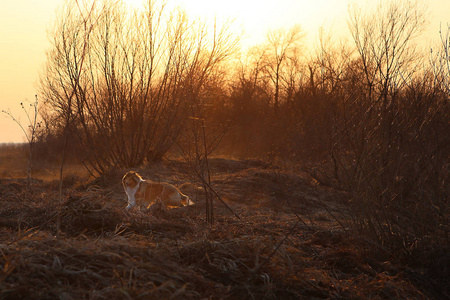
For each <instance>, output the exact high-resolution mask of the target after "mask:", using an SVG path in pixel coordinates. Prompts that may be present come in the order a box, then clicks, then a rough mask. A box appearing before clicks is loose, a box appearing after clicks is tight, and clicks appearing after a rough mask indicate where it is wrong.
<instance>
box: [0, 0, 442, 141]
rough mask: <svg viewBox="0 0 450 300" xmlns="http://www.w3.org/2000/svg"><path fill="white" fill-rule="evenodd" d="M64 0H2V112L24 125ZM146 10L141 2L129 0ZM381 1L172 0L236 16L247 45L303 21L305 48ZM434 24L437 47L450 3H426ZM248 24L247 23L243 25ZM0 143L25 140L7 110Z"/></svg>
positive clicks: (194, 10)
mask: <svg viewBox="0 0 450 300" xmlns="http://www.w3.org/2000/svg"><path fill="white" fill-rule="evenodd" d="M63 2H64V0H46V1H32V0H22V1H2V2H1V3H0V57H1V64H0V110H11V112H12V114H13V115H14V116H16V117H19V118H20V119H21V120H22V121H23V123H24V124H26V122H25V115H24V114H23V112H22V111H21V109H20V103H21V102H24V101H26V100H29V101H33V100H34V97H35V95H36V94H37V93H38V92H37V81H38V78H39V72H41V71H42V68H43V65H44V62H45V58H46V57H45V52H46V50H48V49H49V48H50V46H51V45H50V42H49V40H48V37H47V31H48V30H49V29H50V28H51V25H52V23H53V21H54V19H55V16H56V13H55V12H56V9H57V7H58V6H60V5H61V4H62V3H63ZM125 2H127V3H128V4H130V5H131V6H133V7H136V8H138V9H139V8H141V7H142V5H141V4H140V1H139V0H127V1H125ZM374 3H378V1H356V0H353V1H349V0H318V1H313V2H311V1H306V0H278V1H258V0H246V1H239V0H232V1H226V2H225V1H210V0H169V1H168V5H169V6H171V7H175V6H177V5H180V6H182V7H183V8H185V9H186V11H187V12H188V13H189V14H190V15H191V16H194V17H201V18H205V17H206V18H210V19H212V18H214V17H217V18H218V19H219V20H220V19H227V18H233V19H235V20H236V21H235V24H238V25H239V26H238V27H239V28H240V29H244V31H245V34H244V39H243V42H242V45H243V46H244V47H246V46H249V45H255V44H258V43H261V42H262V41H263V40H264V37H265V34H266V32H267V31H268V30H270V29H276V28H281V27H285V28H289V27H292V26H293V25H295V24H299V25H300V26H301V28H302V29H303V31H304V32H305V33H306V36H305V39H304V41H305V42H304V43H305V44H306V45H305V46H306V47H305V48H306V49H307V51H308V50H311V49H312V48H313V44H314V42H315V41H316V40H317V36H318V30H319V28H320V27H321V26H323V27H324V28H326V29H327V28H331V31H332V33H333V36H337V37H345V36H347V35H348V29H347V21H346V20H347V16H348V6H349V5H351V4H357V5H359V6H361V7H366V6H368V5H374ZM426 3H427V6H428V8H429V24H428V30H427V32H426V33H427V34H425V35H424V41H425V42H424V47H426V48H429V47H431V46H432V41H433V40H437V39H438V37H439V26H440V24H441V23H442V24H444V25H445V24H446V23H447V22H448V21H450V20H449V16H448V12H449V11H450V2H449V1H446V0H430V1H426ZM240 24H242V26H241V25H240ZM0 128H1V130H0V142H23V141H24V135H23V132H22V131H21V129H20V128H19V127H18V126H17V124H15V123H14V122H13V121H12V120H11V119H10V118H8V117H7V116H6V115H5V114H2V115H1V116H0Z"/></svg>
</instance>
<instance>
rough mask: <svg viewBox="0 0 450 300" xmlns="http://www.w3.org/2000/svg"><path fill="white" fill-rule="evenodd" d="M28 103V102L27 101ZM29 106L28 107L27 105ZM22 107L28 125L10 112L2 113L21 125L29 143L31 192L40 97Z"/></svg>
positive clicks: (39, 123)
mask: <svg viewBox="0 0 450 300" xmlns="http://www.w3.org/2000/svg"><path fill="white" fill-rule="evenodd" d="M27 102H28V101H27ZM27 104H28V105H27ZM20 106H21V107H22V110H23V111H24V112H25V115H26V116H27V121H28V125H23V124H22V123H21V121H20V119H18V118H16V117H15V116H14V115H13V114H12V113H11V111H10V110H3V111H2V112H3V113H4V114H6V115H8V116H9V117H10V118H11V119H12V120H13V121H14V122H15V123H17V125H19V127H20V129H22V131H23V133H24V135H25V138H26V139H27V142H28V168H27V188H28V190H30V188H31V179H32V178H33V174H32V169H33V150H34V145H35V143H36V138H37V133H38V130H39V128H40V126H41V122H40V121H38V115H39V111H38V107H39V101H38V96H37V95H35V100H34V102H31V103H25V104H24V102H21V103H20Z"/></svg>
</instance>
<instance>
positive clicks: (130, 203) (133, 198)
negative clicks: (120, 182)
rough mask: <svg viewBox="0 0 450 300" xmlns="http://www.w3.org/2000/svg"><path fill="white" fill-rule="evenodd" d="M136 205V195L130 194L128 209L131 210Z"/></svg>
mask: <svg viewBox="0 0 450 300" xmlns="http://www.w3.org/2000/svg"><path fill="white" fill-rule="evenodd" d="M134 206H136V198H135V197H134V196H130V195H128V205H127V210H130V209H131V208H132V207H134Z"/></svg>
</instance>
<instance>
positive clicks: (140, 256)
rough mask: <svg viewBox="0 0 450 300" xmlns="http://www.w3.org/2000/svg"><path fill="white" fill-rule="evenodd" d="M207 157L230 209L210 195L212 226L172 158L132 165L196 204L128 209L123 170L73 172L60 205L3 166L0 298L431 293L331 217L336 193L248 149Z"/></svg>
mask: <svg viewBox="0 0 450 300" xmlns="http://www.w3.org/2000/svg"><path fill="white" fill-rule="evenodd" d="M210 166H211V170H212V175H213V176H212V183H213V187H214V188H215V190H216V192H217V193H218V194H219V195H220V196H221V198H222V199H223V201H225V202H226V203H227V205H228V206H229V207H230V208H231V210H232V211H230V210H229V209H228V208H227V207H225V206H224V205H223V204H222V203H221V202H220V201H219V200H218V199H215V209H214V213H215V222H214V224H213V225H208V224H207V223H206V222H205V200H204V199H203V191H202V189H201V188H200V187H199V185H198V184H197V183H196V181H195V180H194V179H193V178H192V177H190V176H189V166H188V165H186V164H184V163H183V162H181V161H172V162H168V161H166V162H163V163H160V164H156V165H152V166H151V167H149V166H147V167H145V168H142V169H139V170H137V171H138V172H139V173H140V174H141V175H142V176H143V177H144V178H150V179H153V180H156V181H159V180H161V181H163V180H164V181H167V182H170V183H172V184H174V185H176V186H178V187H180V189H181V190H182V192H183V193H185V194H187V195H189V196H190V197H191V198H192V199H193V200H194V202H195V203H196V205H195V206H191V207H182V208H173V209H170V210H168V211H164V210H159V209H152V210H151V211H150V212H141V211H139V210H133V211H130V212H127V211H126V210H125V207H126V195H125V193H124V192H123V190H122V187H121V182H120V179H121V176H122V175H123V174H124V173H125V171H127V170H118V171H116V172H114V173H112V174H109V175H108V176H106V177H103V178H102V179H101V180H96V181H88V182H83V181H82V180H80V178H79V177H76V176H75V175H73V176H72V177H71V178H69V179H68V180H66V187H65V190H64V192H65V194H64V197H63V199H62V203H61V204H60V200H59V196H58V189H57V186H58V182H57V181H51V180H34V181H33V183H32V185H31V189H30V190H28V189H27V185H26V180H25V179H20V178H7V176H4V177H5V178H3V179H1V180H0V228H1V230H0V298H1V299H19V298H20V299H31V298H32V299H55V298H59V299H364V298H371V299H429V298H439V295H436V294H433V291H432V286H430V285H429V284H428V282H427V280H425V276H424V275H423V274H421V273H420V272H419V271H417V270H412V269H410V268H408V267H406V266H402V265H401V264H400V262H396V260H395V259H393V257H392V256H393V254H392V253H389V252H388V251H387V250H386V249H383V248H382V247H380V246H376V244H374V243H371V242H370V241H368V240H365V239H363V238H362V237H360V236H359V235H358V234H357V232H354V231H351V230H350V229H348V227H347V226H346V224H343V223H342V222H343V220H344V221H345V219H343V218H342V216H343V215H345V214H343V213H342V210H343V209H344V207H345V206H343V205H342V204H343V203H345V201H346V195H345V193H344V192H341V191H337V190H334V189H332V188H330V187H327V186H324V185H322V184H319V182H318V181H317V180H315V179H314V178H312V177H311V176H310V175H308V174H307V173H305V172H302V171H300V170H296V169H295V168H292V167H291V168H287V167H279V166H273V165H270V164H267V163H265V162H263V161H258V160H234V159H229V158H227V159H225V158H214V159H212V160H211V161H210ZM10 177H11V176H10ZM236 215H237V216H236ZM338 215H339V218H338V217H337V216H338ZM58 227H59V228H60V230H58ZM430 284H431V283H430Z"/></svg>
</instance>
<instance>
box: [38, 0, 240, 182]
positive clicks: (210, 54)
mask: <svg viewBox="0 0 450 300" xmlns="http://www.w3.org/2000/svg"><path fill="white" fill-rule="evenodd" d="M80 17H81V19H80ZM91 18H92V20H95V22H94V23H92V26H91V27H90V28H91V30H90V31H89V35H88V36H86V38H85V39H78V38H77V37H78V36H79V35H80V34H81V33H80V30H82V28H83V27H81V28H80V26H78V25H77V24H83V22H84V19H83V18H82V16H80V15H73V12H70V11H69V14H68V16H67V17H66V18H65V19H64V20H66V21H64V22H62V23H61V24H60V25H59V26H58V27H57V29H56V30H55V32H54V40H55V43H54V44H55V45H56V47H55V48H54V49H53V50H52V52H51V53H52V55H51V56H50V57H49V59H48V68H47V71H46V79H45V80H44V81H43V84H42V87H43V90H44V91H45V94H46V97H47V99H49V101H50V103H52V107H53V108H54V109H55V112H57V113H61V112H62V111H64V110H62V109H64V108H65V107H67V106H69V107H71V108H70V109H69V110H68V111H70V112H73V113H74V114H73V122H72V124H74V130H75V132H76V134H77V137H78V139H79V141H80V142H81V143H82V144H83V145H84V147H85V149H86V154H87V155H86V157H85V159H86V161H87V163H88V167H89V169H90V170H91V171H93V172H95V173H97V174H103V173H105V172H108V171H109V170H111V169H112V168H114V167H117V166H122V167H130V166H137V165H140V164H142V163H143V162H144V161H153V160H157V159H160V158H161V157H162V156H163V155H164V153H166V152H167V151H168V149H169V148H170V147H171V146H172V144H173V143H174V142H175V141H176V139H177V137H178V136H179V134H180V132H181V131H182V129H183V124H184V123H185V122H186V120H187V118H188V111H189V107H190V106H191V105H194V104H195V103H196V101H199V95H201V93H202V92H203V88H204V85H205V82H206V81H207V79H208V77H209V76H210V75H211V74H212V73H213V72H214V70H215V69H217V68H218V66H220V65H221V64H222V63H225V62H226V60H227V59H228V57H229V55H230V53H233V52H234V51H235V49H236V46H237V39H235V38H233V37H232V36H231V34H230V33H229V27H228V24H224V25H223V26H222V27H219V26H218V25H217V24H213V28H214V29H213V30H212V31H211V30H208V27H207V26H206V24H205V23H204V22H200V21H194V22H192V21H189V19H188V17H187V15H186V13H184V12H183V11H180V10H174V11H172V12H167V11H166V7H165V5H164V3H162V4H159V3H158V2H154V1H149V2H148V5H147V9H146V10H145V11H143V12H138V11H132V12H130V11H129V10H127V9H126V8H125V7H124V6H123V5H121V4H120V3H115V2H114V3H109V5H104V6H102V7H101V9H98V10H97V9H96V10H93V14H92V16H91ZM69 22H72V23H74V26H68V25H67V23H69ZM80 43H81V44H80ZM80 49H85V50H86V52H82V51H80ZM80 55H82V57H80ZM81 58H83V60H82V62H83V63H84V64H82V65H80V63H77V62H79V61H80V59H81ZM74 69H75V70H76V72H74V71H73V70H74ZM72 94H73V101H72V98H71V95H72Z"/></svg>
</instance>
